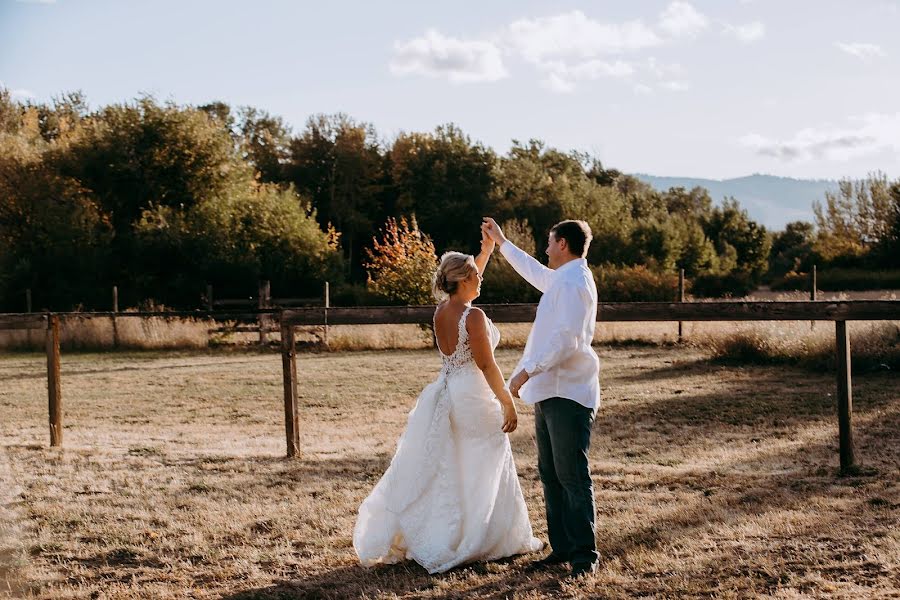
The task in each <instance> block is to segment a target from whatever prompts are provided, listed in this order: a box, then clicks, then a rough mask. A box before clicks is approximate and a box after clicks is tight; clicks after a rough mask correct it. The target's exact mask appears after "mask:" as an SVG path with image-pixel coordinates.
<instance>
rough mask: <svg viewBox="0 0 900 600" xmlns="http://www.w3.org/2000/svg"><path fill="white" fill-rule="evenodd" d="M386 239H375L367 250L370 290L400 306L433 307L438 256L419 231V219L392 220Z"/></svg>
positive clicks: (385, 229) (388, 222)
mask: <svg viewBox="0 0 900 600" xmlns="http://www.w3.org/2000/svg"><path fill="white" fill-rule="evenodd" d="M381 235H382V239H381V240H379V239H378V237H374V238H373V239H372V248H371V249H369V248H367V249H366V254H367V255H368V261H367V262H366V270H367V272H368V283H367V286H368V288H369V290H370V291H372V292H374V293H376V294H378V295H380V296H382V297H384V298H386V299H387V300H389V301H391V302H397V303H400V304H408V305H409V304H431V303H432V302H433V301H434V298H433V297H432V294H431V279H432V276H433V275H434V271H435V269H436V268H437V255H436V254H435V251H434V244H433V243H432V242H431V240H430V239H429V237H428V236H427V235H425V234H424V233H422V231H421V230H419V226H418V224H417V223H416V219H415V218H412V219H411V220H407V219H406V217H400V221H399V222H398V221H397V220H396V219H394V218H393V217H389V218H388V220H387V222H386V223H385V226H384V228H383V229H382V230H381Z"/></svg>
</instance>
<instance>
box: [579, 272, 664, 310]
mask: <svg viewBox="0 0 900 600" xmlns="http://www.w3.org/2000/svg"><path fill="white" fill-rule="evenodd" d="M592 271H593V273H594V279H595V280H596V282H597V295H598V297H599V299H600V300H601V301H603V302H671V301H673V300H676V299H677V296H678V276H677V275H675V274H672V273H660V272H656V271H652V270H650V269H648V268H647V267H645V266H643V265H637V266H633V267H616V266H611V265H600V266H597V267H594V268H593V269H592Z"/></svg>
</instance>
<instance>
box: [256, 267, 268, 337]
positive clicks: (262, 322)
mask: <svg viewBox="0 0 900 600" xmlns="http://www.w3.org/2000/svg"><path fill="white" fill-rule="evenodd" d="M270 299H271V298H270V286H269V281H268V280H261V281H260V282H259V296H258V298H257V305H258V306H259V309H260V310H263V309H265V308H269V302H270ZM257 322H258V323H259V343H260V345H261V346H262V345H265V344H266V342H267V341H268V338H269V334H268V333H266V328H267V327H268V326H269V319H267V318H266V315H259V317H258V318H257Z"/></svg>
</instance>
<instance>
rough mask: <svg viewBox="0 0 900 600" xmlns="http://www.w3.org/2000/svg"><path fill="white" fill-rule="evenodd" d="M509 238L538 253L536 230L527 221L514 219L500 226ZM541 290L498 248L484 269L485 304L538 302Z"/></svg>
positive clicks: (521, 246)
mask: <svg viewBox="0 0 900 600" xmlns="http://www.w3.org/2000/svg"><path fill="white" fill-rule="evenodd" d="M500 228H501V229H503V233H504V235H506V238H507V239H508V240H509V241H511V242H512V243H513V244H515V245H516V246H518V247H519V248H521V249H522V250H524V251H525V252H527V253H528V254H531V255H532V256H534V255H535V244H534V233H533V232H532V231H531V227H530V226H529V225H528V222H527V221H518V220H510V221H505V222H503V223H502V224H501V225H500ZM540 297H541V294H540V292H539V291H538V290H537V289H535V288H534V287H533V286H532V285H531V284H530V283H528V282H527V281H525V280H524V279H523V278H522V277H521V276H520V275H519V274H518V273H516V270H515V269H513V267H512V265H510V264H509V261H507V260H506V259H505V258H504V257H503V255H502V254H501V253H500V251H499V250H496V251H495V252H494V254H493V255H492V256H491V260H490V261H489V262H488V266H487V268H486V269H485V271H484V280H483V282H482V285H481V296H480V297H479V299H478V301H479V302H482V303H518V302H537V301H538V300H539V299H540Z"/></svg>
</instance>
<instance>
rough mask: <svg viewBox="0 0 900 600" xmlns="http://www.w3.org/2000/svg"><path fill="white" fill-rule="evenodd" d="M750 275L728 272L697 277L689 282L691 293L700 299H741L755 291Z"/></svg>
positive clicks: (740, 272)
mask: <svg viewBox="0 0 900 600" xmlns="http://www.w3.org/2000/svg"><path fill="white" fill-rule="evenodd" d="M756 285H757V282H756V280H755V278H754V276H753V274H752V273H748V272H746V271H730V272H727V273H724V274H714V273H709V274H705V275H699V276H697V277H695V278H694V279H693V280H692V281H691V285H690V287H691V293H692V294H693V295H694V296H697V297H700V298H722V297H726V298H727V297H733V298H742V297H744V296H747V295H749V294H750V293H751V292H752V291H753V290H755V289H756Z"/></svg>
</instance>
